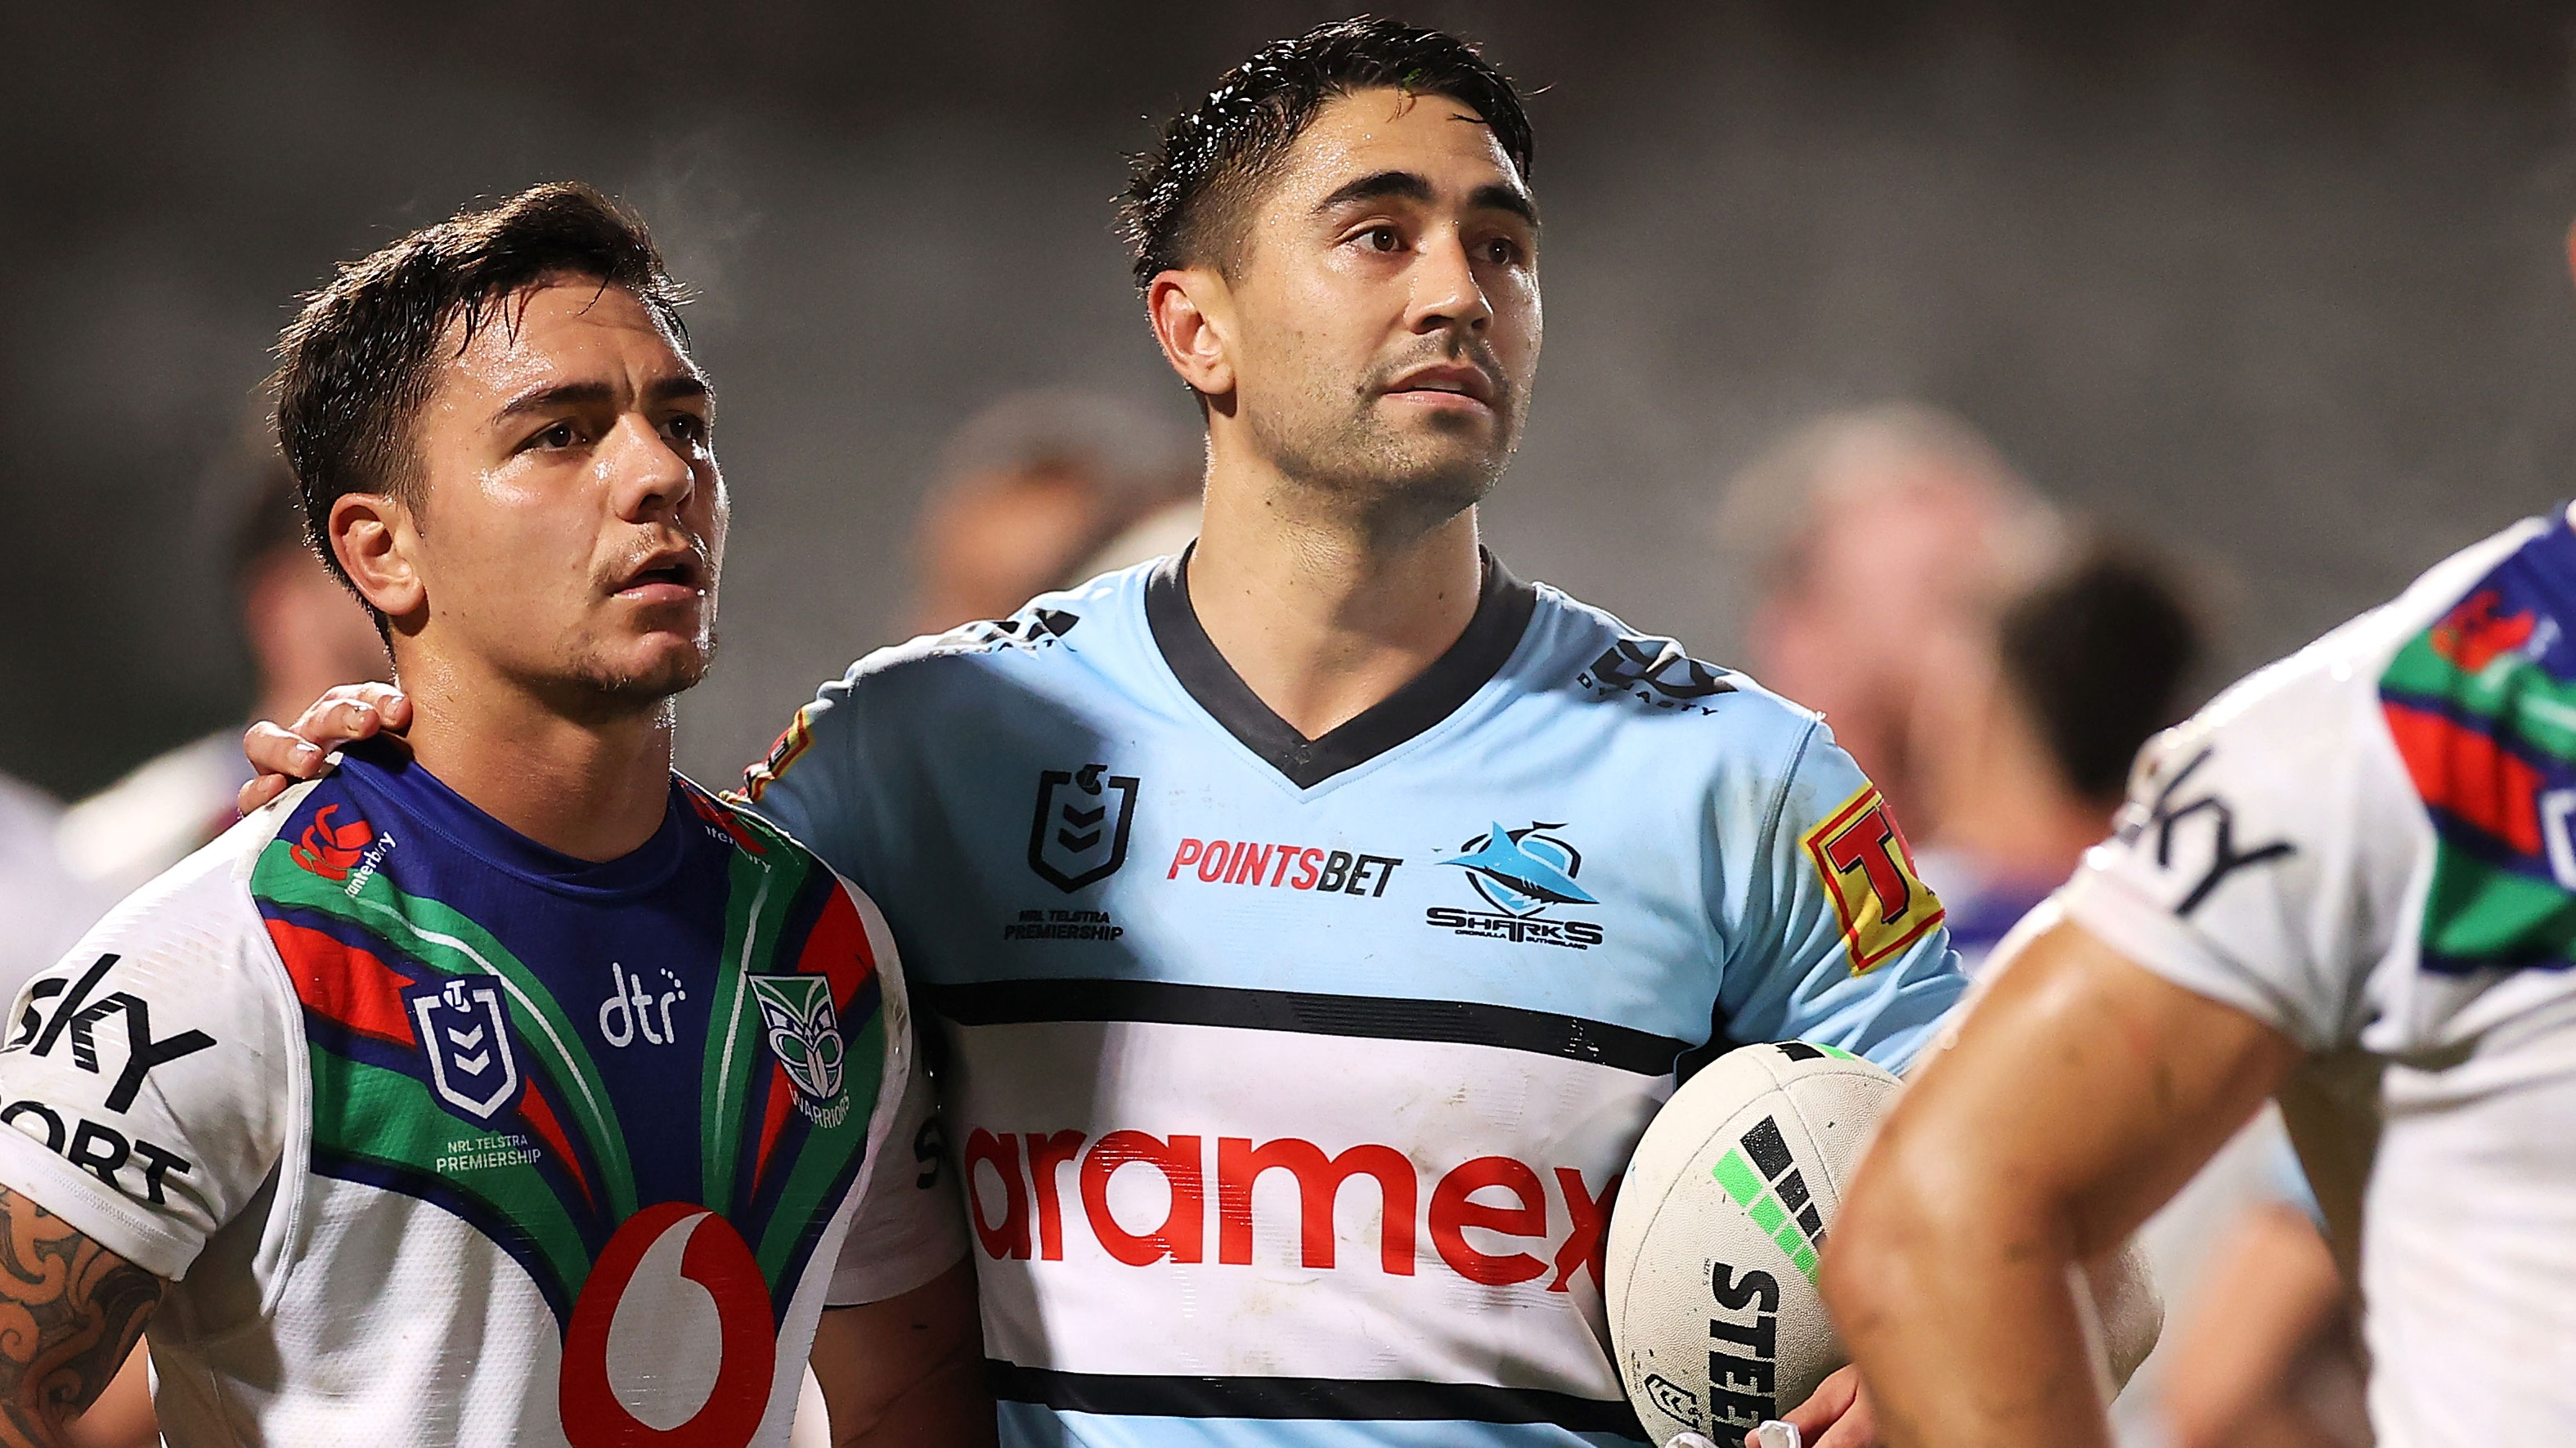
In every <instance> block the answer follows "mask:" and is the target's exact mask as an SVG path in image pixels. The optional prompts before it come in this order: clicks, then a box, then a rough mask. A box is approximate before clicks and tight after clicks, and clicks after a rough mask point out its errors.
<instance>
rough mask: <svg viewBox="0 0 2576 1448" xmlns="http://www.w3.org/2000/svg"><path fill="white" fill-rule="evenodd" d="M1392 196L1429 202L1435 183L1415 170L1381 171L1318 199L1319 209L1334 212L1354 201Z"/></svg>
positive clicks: (1317, 206) (1316, 206) (1316, 207)
mask: <svg viewBox="0 0 2576 1448" xmlns="http://www.w3.org/2000/svg"><path fill="white" fill-rule="evenodd" d="M1388 196H1401V197H1403V198H1404V199H1405V200H1407V201H1428V200H1430V199H1431V196H1432V192H1431V183H1430V182H1428V181H1426V180H1424V179H1422V178H1421V177H1420V176H1418V175H1415V174H1414V173H1413V172H1411V171H1379V172H1377V173H1375V174H1373V175H1368V176H1362V177H1361V178H1360V179H1358V180H1357V181H1353V182H1350V183H1349V184H1347V185H1345V186H1343V187H1341V188H1340V189H1339V190H1337V191H1335V192H1334V193H1333V194H1332V195H1330V196H1327V197H1325V198H1324V199H1323V200H1321V201H1318V202H1316V203H1315V209H1316V210H1317V211H1319V212H1322V211H1330V210H1332V209H1333V208H1335V207H1337V206H1347V205H1349V204H1350V203H1352V202H1354V201H1376V200H1379V199H1381V198H1383V197H1388Z"/></svg>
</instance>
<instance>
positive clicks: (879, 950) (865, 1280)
mask: <svg viewBox="0 0 2576 1448" xmlns="http://www.w3.org/2000/svg"><path fill="white" fill-rule="evenodd" d="M843 888H844V889H847V888H849V887H848V886H847V885H846V884H845V885H844V886H843ZM850 894H851V896H852V898H853V900H854V901H855V903H856V904H857V905H858V907H859V913H860V916H861V918H862V919H864V920H865V921H866V922H867V928H868V935H869V937H870V941H871V944H872V946H873V948H874V949H875V951H876V956H877V970H878V973H879V976H880V979H881V980H882V982H883V986H884V992H885V995H884V999H885V1012H886V1029H887V1032H888V1034H889V1035H890V1036H895V1037H897V1038H898V1039H901V1040H902V1041H904V1042H905V1044H906V1047H907V1048H906V1049H905V1050H904V1051H903V1052H902V1060H901V1061H900V1062H898V1063H895V1064H894V1066H893V1067H892V1068H890V1070H889V1073H888V1074H889V1076H890V1077H891V1079H890V1080H889V1081H888V1082H887V1085H888V1087H889V1088H890V1089H892V1090H894V1091H896V1092H897V1093H898V1094H897V1096H896V1100H895V1103H894V1108H893V1110H892V1111H891V1112H889V1113H888V1114H887V1125H886V1129H885V1132H884V1134H883V1135H882V1136H880V1137H878V1138H877V1139H876V1140H875V1141H874V1142H873V1143H872V1144H871V1149H872V1151H873V1153H874V1157H875V1159H874V1160H872V1161H871V1162H869V1163H868V1168H867V1173H866V1176H865V1179H864V1181H863V1183H862V1185H861V1187H860V1192H859V1204H858V1209H857V1211H856V1213H855V1214H854V1215H853V1216H852V1218H851V1220H850V1229H849V1234H848V1235H847V1236H845V1237H843V1238H842V1239H841V1254H840V1256H839V1258H838V1259H837V1260H836V1262H835V1263H834V1266H833V1269H832V1281H831V1286H830V1288H829V1290H828V1291H827V1292H826V1293H825V1295H824V1299H823V1300H824V1303H825V1305H827V1306H831V1307H854V1306H858V1305H860V1304H862V1303H869V1302H882V1301H884V1300H885V1299H887V1298H889V1297H900V1296H902V1295H903V1294H904V1293H906V1292H910V1291H911V1290H912V1289H914V1288H916V1287H919V1286H921V1285H922V1284H923V1283H926V1282H928V1281H930V1280H931V1279H932V1278H934V1277H937V1276H938V1275H939V1274H940V1273H942V1272H945V1271H947V1270H948V1269H949V1268H950V1267H952V1266H955V1265H956V1264H957V1263H958V1262H959V1261H960V1260H961V1259H963V1258H964V1257H965V1255H966V1223H965V1211H966V1209H965V1206H964V1205H963V1203H962V1202H961V1201H960V1200H959V1198H958V1195H957V1187H956V1183H955V1182H954V1181H953V1180H951V1178H950V1173H949V1171H948V1166H947V1162H946V1155H947V1154H946V1152H945V1151H944V1150H943V1149H942V1147H941V1141H940V1135H939V1119H938V1114H937V1112H938V1097H937V1095H936V1093H935V1092H934V1091H933V1090H932V1087H931V1081H930V1073H929V1070H928V1068H927V1065H926V1062H925V1058H924V1052H923V1051H922V1049H921V1048H922V1040H921V1036H920V1032H921V1031H922V1030H923V1029H924V1027H923V1026H922V1024H921V1022H920V1021H919V1019H918V1018H917V1017H916V1016H915V1015H914V1014H913V1011H912V1007H911V1001H910V997H909V993H908V991H907V990H906V988H905V985H904V979H903V967H902V963H901V961H900V960H898V959H897V957H896V952H895V946H894V941H893V938H892V936H891V935H890V934H889V933H888V932H887V930H886V924H885V917H884V916H883V915H882V914H880V913H879V912H878V910H877V908H876V905H875V902H873V901H871V900H869V899H868V898H867V897H866V896H865V895H863V894H861V893H860V892H858V891H856V890H851V891H850Z"/></svg>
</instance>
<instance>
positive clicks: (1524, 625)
mask: <svg viewBox="0 0 2576 1448" xmlns="http://www.w3.org/2000/svg"><path fill="white" fill-rule="evenodd" d="M1484 558H1485V574H1484V581H1483V583H1482V584H1481V585H1480V586H1479V588H1478V591H1477V594H1476V616H1475V617H1474V618H1472V619H1469V620H1468V621H1467V631H1466V632H1465V633H1462V634H1460V635H1459V636H1458V641H1457V642H1456V643H1454V644H1451V645H1450V646H1449V651H1448V652H1446V653H1444V654H1442V655H1441V656H1440V657H1439V658H1437V659H1435V660H1433V661H1432V664H1431V667H1429V668H1427V669H1424V670H1423V671H1422V672H1421V673H1420V674H1418V675H1416V676H1415V677H1414V679H1413V681H1412V682H1411V683H1408V684H1406V685H1405V686H1404V687H1403V688H1401V689H1398V690H1396V691H1395V692H1394V693H1392V694H1389V695H1388V696H1386V697H1385V698H1384V699H1381V700H1379V701H1378V702H1377V704H1375V705H1374V706H1372V707H1371V708H1369V709H1368V710H1367V711H1366V712H1364V713H1362V714H1361V715H1360V716H1359V717H1357V718H1355V719H1353V720H1351V721H1350V722H1349V723H1347V724H1344V725H1342V726H1341V727H1340V728H1338V729H1335V730H1333V731H1332V732H1331V733H1329V734H1326V735H1325V736H1324V737H1323V738H1321V739H1308V738H1307V737H1306V736H1304V735H1302V734H1300V733H1298V732H1297V731H1296V730H1295V729H1294V728H1292V727H1290V725H1289V723H1288V721H1287V720H1285V719H1282V718H1280V717H1279V716H1278V715H1277V714H1274V713H1272V712H1271V709H1270V706H1269V705H1267V704H1264V703H1262V702H1261V696H1260V695H1258V694H1255V693H1254V692H1252V686H1251V685H1249V684H1246V683H1244V682H1243V677H1242V676H1241V675H1239V674H1237V673H1236V672H1235V671H1234V665H1232V664H1229V663H1227V662H1226V661H1225V655H1223V654H1220V653H1218V652H1217V651H1216V645H1215V644H1213V643H1210V642H1209V641H1208V636H1207V630H1206V629H1204V628H1202V627H1200V626H1199V615H1198V610H1197V609H1195V608H1193V607H1191V606H1190V587H1189V578H1190V554H1189V551H1188V550H1186V549H1185V550H1183V551H1182V553H1181V554H1180V556H1179V557H1177V558H1174V559H1172V560H1171V561H1170V562H1168V563H1165V564H1164V565H1163V566H1162V567H1160V568H1157V569H1155V570H1154V574H1153V576H1152V577H1151V578H1148V579H1147V580H1145V622H1146V623H1147V624H1148V625H1150V626H1151V627H1152V629H1153V631H1154V646H1155V647H1156V648H1158V649H1160V650H1161V651H1162V654H1163V661H1164V662H1165V663H1167V664H1169V665H1171V669H1172V673H1173V675H1174V676H1175V677H1177V678H1178V679H1179V680H1180V681H1181V687H1182V688H1184V689H1187V690H1189V691H1190V697H1191V698H1193V699H1196V700H1197V701H1198V703H1199V707H1200V708H1202V709H1205V710H1207V711H1208V714H1209V716H1210V717H1212V718H1214V719H1215V720H1216V722H1217V723H1219V724H1222V725H1224V726H1225V731H1226V732H1227V733H1229V734H1231V735H1233V736H1234V737H1235V738H1236V739H1237V740H1240V741H1241V742H1242V744H1243V747H1244V748H1246V749H1249V750H1251V751H1252V752H1253V753H1255V754H1257V755H1260V756H1261V758H1262V759H1263V760H1265V761H1267V762H1268V763H1269V765H1270V767H1271V768H1273V769H1276V770H1278V771H1279V772H1280V773H1281V774H1283V775H1286V776H1287V777H1288V781H1289V783H1291V784H1294V785H1296V786H1297V787H1298V788H1299V789H1312V788H1314V787H1315V786H1316V785H1319V784H1321V783H1323V782H1324V781H1325V780H1328V779H1330V778H1332V777H1333V776H1334V775H1336V774H1339V773H1341V772H1342V771H1343V770H1346V769H1351V768H1355V767H1357V766H1359V765H1362V764H1366V763H1367V762H1369V761H1370V760H1372V759H1375V758H1376V757H1378V756H1379V755H1381V754H1384V753H1385V752H1387V751H1388V750H1390V749H1393V748H1394V747H1396V746H1397V745H1399V744H1402V743H1403V742H1404V741H1406V740H1408V739H1411V738H1412V737H1414V736H1415V735H1417V734H1420V733H1421V732H1422V731H1424V730H1426V729H1428V728H1430V727H1431V726H1433V725H1434V724H1437V723H1439V722H1440V721H1441V720H1443V719H1446V718H1448V717H1449V716H1450V715H1452V714H1454V713H1456V712H1458V707H1459V706H1460V705H1462V704H1464V703H1466V702H1467V701H1468V700H1469V699H1470V698H1473V697H1474V696H1475V693H1476V691H1477V690H1478V689H1481V688H1483V687H1485V683H1486V681H1487V680H1489V679H1491V678H1493V677H1494V675H1495V674H1496V673H1498V672H1500V671H1501V669H1502V667H1503V665H1504V664H1505V663H1507V662H1509V661H1510V659H1511V656H1512V650H1514V649H1516V648H1518V647H1520V642H1521V635H1522V634H1524V633H1527V632H1528V631H1529V621H1530V615H1531V614H1533V613H1535V612H1537V611H1538V591H1537V590H1536V589H1534V588H1531V587H1530V586H1529V585H1528V584H1526V583H1523V582H1521V581H1520V580H1518V579H1516V578H1514V577H1512V576H1511V575H1510V574H1509V573H1506V572H1504V571H1503V566H1502V565H1501V564H1500V563H1497V562H1495V561H1494V555H1493V554H1491V553H1487V554H1485V555H1484Z"/></svg>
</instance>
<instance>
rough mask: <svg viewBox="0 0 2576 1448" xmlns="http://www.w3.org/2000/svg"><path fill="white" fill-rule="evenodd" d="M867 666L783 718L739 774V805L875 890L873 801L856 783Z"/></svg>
mask: <svg viewBox="0 0 2576 1448" xmlns="http://www.w3.org/2000/svg"><path fill="white" fill-rule="evenodd" d="M865 669H866V661H864V660H862V661H861V662H859V663H857V664H853V665H851V666H850V671H849V672H848V673H847V674H844V675H842V676H841V677H840V678H837V679H834V680H832V681H831V682H830V683H827V684H825V685H824V686H823V687H822V688H821V689H820V690H817V691H816V693H815V695H814V699H813V702H811V703H809V704H807V705H806V706H805V707H804V708H802V709H799V710H797V711H796V717H795V718H793V719H790V720H789V721H787V728H786V729H785V730H784V731H782V732H781V733H780V734H779V736H778V740H777V742H776V743H774V744H772V745H770V747H769V753H768V755H767V756H766V757H765V758H763V759H762V760H761V761H760V762H759V763H757V764H754V765H752V766H751V767H750V768H748V769H746V770H744V771H743V772H742V795H741V798H742V800H743V801H744V802H745V803H747V804H749V805H750V806H751V807H752V808H753V809H754V810H757V811H758V812H759V813H760V815H761V817H762V818H764V819H767V820H768V821H769V822H770V823H772V824H774V825H776V826H778V827H779V828H780V829H782V830H785V831H787V833H789V834H790V835H793V836H795V837H796V840H797V842H798V843H800V844H802V845H804V846H805V848H807V849H809V850H812V851H813V852H814V853H815V854H817V855H820V856H822V857H823V862H824V863H825V864H828V865H830V866H831V867H832V869H833V870H834V871H835V872H837V873H838V874H839V875H840V876H841V878H843V879H845V880H848V881H849V882H851V883H852V884H854V885H857V886H858V887H859V888H860V889H861V890H863V891H870V892H873V891H874V890H875V889H876V888H877V886H876V883H875V882H873V881H871V880H869V879H868V874H869V872H868V870H867V869H866V865H867V863H868V856H869V855H870V853H871V851H869V850H868V849H867V848H866V845H865V841H866V840H867V838H868V837H869V835H870V833H871V829H870V822H871V820H872V818H873V811H874V810H875V809H877V808H878V807H879V806H878V802H877V801H876V800H874V799H873V798H870V797H866V796H865V795H864V794H863V792H862V790H861V785H862V783H863V782H864V781H865V780H867V779H869V778H870V777H871V775H872V773H873V771H871V770H869V769H867V768H866V767H865V765H866V748H865V745H866V731H865V729H864V728H863V727H862V715H863V714H864V712H865V711H864V709H863V708H862V707H861V700H860V691H861V690H862V689H863V688H864V687H865Z"/></svg>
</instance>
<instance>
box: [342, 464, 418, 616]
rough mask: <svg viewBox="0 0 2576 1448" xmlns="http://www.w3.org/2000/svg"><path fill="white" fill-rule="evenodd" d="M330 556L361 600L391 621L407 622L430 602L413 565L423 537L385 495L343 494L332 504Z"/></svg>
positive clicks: (399, 506)
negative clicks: (413, 559)
mask: <svg viewBox="0 0 2576 1448" xmlns="http://www.w3.org/2000/svg"><path fill="white" fill-rule="evenodd" d="M324 536H325V539H326V541H327V542H329V544H330V545H331V552H332V555H333V556H334V557H336V558H338V559H339V560H340V567H341V568H342V569H343V570H344V571H346V572H347V573H348V575H349V581H350V582H351V583H354V584H356V585H357V587H358V596H359V597H361V598H364V599H365V600H366V601H367V602H369V603H370V604H373V605H375V609H376V611H377V612H378V613H381V614H383V615H384V616H385V617H387V618H389V619H397V620H399V619H403V618H407V617H409V616H411V615H412V614H415V613H417V612H419V611H420V610H421V609H423V608H425V607H426V606H427V605H428V603H429V587H428V585H427V584H425V583H423V582H422V581H421V577H420V570H419V569H418V568H416V567H414V566H413V561H412V551H413V549H414V548H415V547H417V546H418V540H419V534H418V533H417V532H415V531H414V530H413V528H412V526H411V510H410V509H409V508H406V507H404V506H403V505H402V503H401V502H400V501H398V500H397V499H395V498H394V497H392V496H391V495H389V494H385V493H343V494H341V495H340V496H339V497H338V498H336V499H334V500H333V501H332V504H331V517H330V520H329V525H328V527H327V529H326V531H325V535H324Z"/></svg>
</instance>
